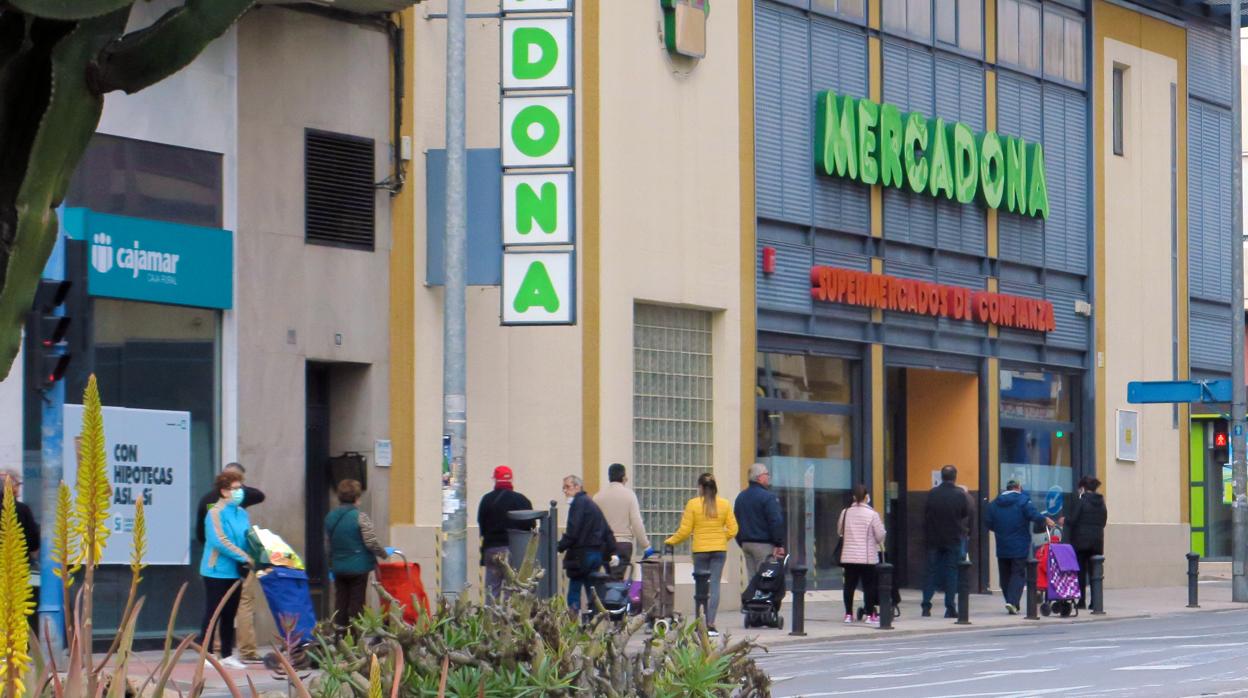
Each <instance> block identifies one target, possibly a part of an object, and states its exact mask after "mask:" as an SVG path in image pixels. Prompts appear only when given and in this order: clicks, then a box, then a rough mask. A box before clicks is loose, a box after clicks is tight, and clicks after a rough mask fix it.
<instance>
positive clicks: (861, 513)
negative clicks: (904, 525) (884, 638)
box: [837, 483, 886, 625]
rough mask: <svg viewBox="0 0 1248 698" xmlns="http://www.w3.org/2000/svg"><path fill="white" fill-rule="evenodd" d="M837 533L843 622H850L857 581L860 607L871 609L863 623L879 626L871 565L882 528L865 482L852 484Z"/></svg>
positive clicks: (882, 535)
mask: <svg viewBox="0 0 1248 698" xmlns="http://www.w3.org/2000/svg"><path fill="white" fill-rule="evenodd" d="M837 532H838V533H840V534H841V544H840V555H839V556H838V558H837V559H838V561H839V562H840V563H841V566H842V567H844V568H845V585H844V591H843V596H844V602H845V622H846V623H853V622H854V591H855V590H856V589H857V587H858V584H859V582H861V583H862V593H863V596H864V597H865V598H864V606H865V607H866V608H869V609H871V615H870V616H869V617H868V618H867V622H868V623H869V624H871V625H879V623H880V616H879V613H878V612H877V610H876V607H877V605H878V604H879V600H878V599H877V598H876V596H877V595H878V592H879V589H878V588H877V587H876V578H875V567H876V565H878V564H879V562H880V551H881V550H882V549H883V546H884V538H885V535H886V531H885V530H884V521H883V520H882V519H881V518H880V514H879V512H877V511H876V510H875V509H872V508H871V495H869V494H867V486H866V485H864V484H862V483H859V484H857V485H854V503H853V504H851V505H850V506H848V507H846V508H845V510H844V511H842V512H841V520H840V522H839V523H838V525H837Z"/></svg>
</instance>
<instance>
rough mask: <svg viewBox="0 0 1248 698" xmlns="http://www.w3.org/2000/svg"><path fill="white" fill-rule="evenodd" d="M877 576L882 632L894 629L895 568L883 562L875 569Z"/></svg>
mask: <svg viewBox="0 0 1248 698" xmlns="http://www.w3.org/2000/svg"><path fill="white" fill-rule="evenodd" d="M875 570H876V574H877V575H879V577H878V578H879V583H878V584H877V585H876V586H877V587H878V588H879V592H878V594H877V595H878V596H879V597H880V604H879V606H880V610H879V613H880V630H892V629H893V566H892V565H890V564H888V563H887V562H881V563H880V564H879V566H878V567H876V568H875Z"/></svg>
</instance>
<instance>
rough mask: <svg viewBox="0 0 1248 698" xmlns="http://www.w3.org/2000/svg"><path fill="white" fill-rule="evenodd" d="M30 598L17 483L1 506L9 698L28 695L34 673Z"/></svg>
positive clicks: (1, 623)
mask: <svg viewBox="0 0 1248 698" xmlns="http://www.w3.org/2000/svg"><path fill="white" fill-rule="evenodd" d="M34 608H35V604H34V602H33V601H32V600H31V598H30V553H29V552H28V551H27V549H26V535H25V533H23V532H22V527H21V526H20V525H19V524H18V523H17V503H16V500H15V499H14V498H13V483H12V481H10V480H9V479H8V478H5V481H4V502H3V505H0V679H3V681H4V685H5V693H6V695H14V696H20V695H23V694H25V692H26V691H25V687H24V686H23V684H22V677H24V676H26V673H27V672H28V671H29V670H30V654H29V653H28V652H29V646H28V642H29V639H30V630H29V626H27V624H26V623H27V621H26V618H27V616H29V615H30V614H31V612H32V611H34Z"/></svg>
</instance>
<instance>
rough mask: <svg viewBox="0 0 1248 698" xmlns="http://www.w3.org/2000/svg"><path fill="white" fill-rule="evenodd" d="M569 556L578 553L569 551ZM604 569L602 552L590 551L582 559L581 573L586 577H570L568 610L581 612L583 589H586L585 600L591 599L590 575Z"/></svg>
mask: <svg viewBox="0 0 1248 698" xmlns="http://www.w3.org/2000/svg"><path fill="white" fill-rule="evenodd" d="M568 554H569V555H576V554H577V553H576V551H575V550H573V551H569V552H568ZM599 567H602V551H600V550H588V551H586V552H585V553H584V557H583V558H581V571H582V572H584V576H577V577H568V608H573V609H576V610H578V611H579V610H581V589H585V598H586V600H587V601H589V600H592V599H590V598H589V593H590V592H589V590H590V589H591V588H592V587H591V585H590V583H589V575H591V574H593V573H594V572H597V571H598V568H599Z"/></svg>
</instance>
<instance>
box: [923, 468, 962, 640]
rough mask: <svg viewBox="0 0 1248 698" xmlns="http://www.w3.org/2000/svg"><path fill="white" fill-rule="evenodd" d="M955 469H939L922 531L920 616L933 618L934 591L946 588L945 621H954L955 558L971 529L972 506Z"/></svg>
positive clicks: (956, 576)
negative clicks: (924, 546) (924, 561)
mask: <svg viewBox="0 0 1248 698" xmlns="http://www.w3.org/2000/svg"><path fill="white" fill-rule="evenodd" d="M957 482H958V469H957V468H955V467H953V466H952V465H946V466H945V467H943V468H941V469H940V484H939V485H938V486H936V487H933V488H932V491H931V492H929V493H928V494H927V506H926V508H925V509H924V511H923V527H924V531H925V532H926V535H927V575H926V579H925V580H924V582H923V604H922V609H923V615H925V616H930V615H932V597H933V596H935V595H936V587H937V586H943V587H944V588H945V617H946V618H957V617H958V606H957V588H958V556H959V555H960V554H961V553H962V539H963V536H964V535H965V532H966V531H968V530H969V529H970V517H971V506H970V502H969V501H968V497H967V494H966V492H965V491H963V490H962V489H961V488H960V487H958V484H957Z"/></svg>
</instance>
